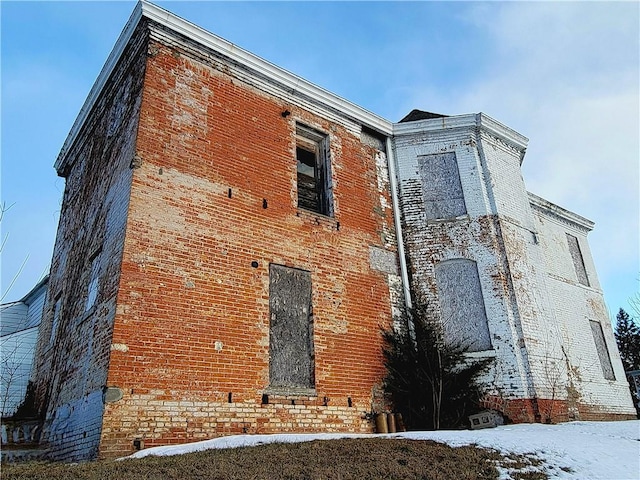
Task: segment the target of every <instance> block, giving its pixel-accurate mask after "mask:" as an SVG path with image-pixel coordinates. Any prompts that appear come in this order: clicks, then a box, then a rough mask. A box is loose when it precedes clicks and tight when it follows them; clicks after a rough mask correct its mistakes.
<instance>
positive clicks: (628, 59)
mask: <svg viewBox="0 0 640 480" xmlns="http://www.w3.org/2000/svg"><path fill="white" fill-rule="evenodd" d="M157 4H158V5H160V6H162V7H164V8H166V9H168V10H170V11H172V12H173V13H175V14H177V15H179V16H181V17H183V18H185V19H187V20H189V21H191V22H193V23H195V24H197V25H199V26H201V27H203V28H205V29H207V30H209V31H211V32H213V33H215V34H217V35H219V36H221V37H223V38H225V39H227V40H229V41H231V42H233V43H235V44H237V45H239V46H240V47H242V48H244V49H246V50H249V51H251V52H253V53H255V54H257V55H259V56H261V57H263V58H265V59H266V60H268V61H270V62H272V63H274V64H276V65H278V66H280V67H283V68H285V69H287V70H289V71H291V72H293V73H295V74H297V75H300V76H302V77H304V78H306V79H308V80H310V81H312V82H314V83H316V84H318V85H320V86H321V87H323V88H326V89H327V90H330V91H332V92H334V93H337V94H338V95H340V96H342V97H344V98H346V99H348V100H350V101H352V102H354V103H356V104H358V105H361V106H363V107H364V108H366V109H368V110H370V111H372V112H374V113H376V114H378V115H381V116H382V117H385V118H387V119H389V120H393V121H397V120H399V119H401V118H402V117H403V116H404V115H405V114H406V113H408V112H409V111H410V110H411V109H413V108H419V109H423V110H429V111H433V112H439V113H445V114H463V113H473V112H484V113H486V114H488V115H490V116H492V117H493V118H495V119H497V120H499V121H500V122H502V123H504V124H506V125H508V126H509V127H511V128H513V129H515V130H517V131H518V132H520V133H522V134H523V135H525V136H527V137H528V138H529V139H530V140H529V148H528V150H527V155H526V157H525V160H524V164H523V175H524V179H525V182H526V184H527V187H528V189H529V190H530V191H532V192H533V193H536V194H537V195H540V196H542V197H544V198H546V199H548V200H550V201H552V202H554V203H557V204H559V205H561V206H563V207H565V208H568V209H569V210H572V211H574V212H576V213H578V214H580V215H583V216H585V217H587V218H589V219H590V220H593V221H595V222H596V228H595V230H594V231H593V232H592V233H591V234H590V236H589V239H590V244H591V250H592V255H593V257H594V261H595V263H596V267H597V269H598V273H599V277H600V283H601V285H602V288H603V290H604V293H605V298H606V300H607V303H608V306H609V309H610V310H611V311H612V312H614V313H615V312H616V311H617V309H618V308H619V307H623V308H625V309H627V310H631V308H630V306H629V304H628V300H629V298H630V297H633V296H634V295H638V290H639V286H640V260H639V254H638V252H639V249H640V239H639V230H640V227H639V219H640V213H639V205H640V200H639V195H640V193H639V192H640V187H639V171H638V170H639V163H640V161H639V160H640V158H639V157H640V153H639V152H640V140H639V137H640V124H639V121H640V120H639V119H640V112H639V109H640V97H639V91H638V90H639V85H640V73H639V72H640V68H639V65H640V45H639V43H640V41H639V38H640V31H639V30H640V27H639V25H640V5H639V4H638V3H637V2H622V3H613V2H602V3H601V2H566V3H565V2H536V3H524V2H522V3H521V2H486V3H485V2H469V3H467V2H352V3H348V2H318V3H311V2H274V3H271V2H235V3H227V2H206V1H201V2H166V1H159V2H157ZM134 6H135V2H132V1H118V2H13V1H1V2H0V14H1V21H2V23H1V31H2V34H1V40H2V46H1V49H2V50H1V53H2V59H1V66H2V71H1V88H2V103H1V111H2V117H1V120H2V130H1V143H2V146H1V155H2V156H1V160H2V170H1V175H2V177H1V182H2V183H1V185H2V192H1V199H2V201H3V202H5V203H6V205H12V206H11V208H10V209H9V210H8V211H7V212H6V213H5V216H4V218H3V219H2V225H1V228H2V238H3V239H4V238H5V237H6V236H8V238H7V239H6V243H5V246H4V249H3V251H2V283H1V290H2V294H3V295H4V296H5V298H4V300H3V302H7V301H12V300H17V299H19V298H20V297H22V296H23V295H24V294H26V293H27V292H28V291H29V290H30V288H31V287H33V286H34V285H35V284H36V282H37V281H38V280H39V279H40V278H41V277H42V276H43V275H44V274H45V273H46V272H47V271H48V265H49V262H50V259H51V253H52V250H53V243H54V240H55V234H56V227H57V220H58V216H59V212H60V204H61V199H62V193H63V191H64V180H63V179H61V178H58V177H57V176H56V173H55V171H54V169H53V163H54V161H55V159H56V157H57V155H58V153H59V151H60V148H61V147H62V144H63V143H64V140H65V138H66V136H67V134H68V132H69V130H70V128H71V125H72V124H73V121H74V119H75V117H76V116H77V114H78V112H79V110H80V107H81V106H82V103H83V102H84V99H85V98H86V95H87V94H88V92H89V90H90V88H91V86H92V84H93V82H94V81H95V79H96V77H97V76H98V73H99V72H100V69H101V68H102V65H103V63H104V61H105V60H106V58H107V56H108V54H109V52H110V50H111V48H112V47H113V45H114V43H115V41H116V39H117V37H118V35H119V34H120V32H121V30H122V28H123V27H124V25H125V23H126V21H127V19H128V18H129V16H130V14H131V12H132V10H133V8H134ZM25 259H26V263H25V266H24V269H23V270H22V272H21V273H20V274H19V275H18V277H17V280H16V281H15V283H14V284H13V286H12V287H11V288H10V289H9V291H8V293H7V289H8V288H9V286H10V284H11V282H12V279H13V277H14V276H15V275H16V273H17V272H18V271H19V270H20V266H21V265H22V264H23V262H24V261H25Z"/></svg>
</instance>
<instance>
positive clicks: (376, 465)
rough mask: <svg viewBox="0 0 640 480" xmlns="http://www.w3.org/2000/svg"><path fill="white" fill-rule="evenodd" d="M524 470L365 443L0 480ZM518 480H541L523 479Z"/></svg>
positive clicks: (430, 475) (477, 453)
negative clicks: (502, 468) (500, 468)
mask: <svg viewBox="0 0 640 480" xmlns="http://www.w3.org/2000/svg"><path fill="white" fill-rule="evenodd" d="M532 463H534V462H533V461H532V460H531V459H530V457H527V456H523V457H514V456H513V455H511V456H509V458H505V457H503V456H501V455H500V454H499V453H497V452H495V451H492V450H487V449H482V448H478V447H475V446H467V447H459V448H452V447H449V446H447V445H443V444H439V443H435V442H432V441H423V440H406V439H395V440H388V439H374V438H372V439H345V440H329V441H320V440H318V441H313V442H305V443H296V444H271V445H262V446H257V447H246V448H236V449H228V450H209V451H206V452H198V453H191V454H186V455H176V456H171V457H146V458H143V459H139V460H125V461H98V462H88V463H82V464H75V465H74V464H61V463H42V462H38V463H27V464H15V465H3V466H2V467H3V468H2V478H3V479H6V480H10V479H29V480H38V479H43V480H45V479H46V480H51V479H57V478H63V479H70V480H71V479H100V480H108V479H114V480H116V479H117V480H122V479H127V480H129V479H149V480H151V479H158V480H160V479H162V480H167V479H180V480H183V479H193V480H204V479H207V480H213V479H220V480H229V479H242V480H251V479H261V480H262V479H269V480H270V479H322V480H346V479H358V480H365V479H389V480H393V479H398V480H409V479H422V480H465V479H469V480H482V479H492V480H493V479H497V478H498V469H497V468H496V467H497V466H500V467H507V468H509V470H510V471H511V472H514V470H515V471H517V470H518V468H517V467H516V464H517V465H518V466H522V467H525V468H524V469H525V470H526V469H527V468H530V467H531V465H532ZM514 467H516V468H514ZM516 473H517V472H516ZM523 473H524V472H523ZM514 478H516V477H515V476H514ZM520 478H523V479H525V478H527V479H528V478H531V479H533V478H535V479H538V478H547V477H546V475H544V474H542V476H535V477H534V476H531V477H529V476H527V475H526V474H525V476H522V477H520Z"/></svg>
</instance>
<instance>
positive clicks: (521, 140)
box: [393, 113, 529, 152]
mask: <svg viewBox="0 0 640 480" xmlns="http://www.w3.org/2000/svg"><path fill="white" fill-rule="evenodd" d="M470 128H480V129H481V130H484V131H486V132H487V133H489V134H491V135H493V136H495V137H497V138H499V139H500V140H502V141H504V142H505V143H507V144H508V145H510V146H512V147H514V148H516V149H517V150H521V151H522V152H524V150H526V148H527V143H528V142H529V139H528V138H527V137H525V136H524V135H521V134H519V133H518V132H516V131H515V130H513V129H511V128H509V127H507V126H506V125H503V124H502V123H500V122H498V121H497V120H494V119H493V118H491V117H490V116H488V115H486V114H484V113H471V114H466V115H454V116H451V117H440V118H431V119H428V120H418V121H415V122H406V123H394V124H393V134H394V135H411V134H420V133H426V132H442V131H444V130H452V131H453V130H456V129H460V130H463V129H470Z"/></svg>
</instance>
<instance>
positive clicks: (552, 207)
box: [527, 192, 595, 232]
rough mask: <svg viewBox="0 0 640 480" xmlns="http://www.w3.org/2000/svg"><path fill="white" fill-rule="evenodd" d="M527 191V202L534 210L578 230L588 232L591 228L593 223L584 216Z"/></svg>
mask: <svg viewBox="0 0 640 480" xmlns="http://www.w3.org/2000/svg"><path fill="white" fill-rule="evenodd" d="M527 193H528V195H529V203H530V204H531V207H533V208H534V209H535V210H538V211H540V212H542V213H544V214H545V215H547V216H550V217H552V218H556V219H557V220H559V221H561V222H562V223H568V224H570V225H573V226H575V227H577V228H578V229H580V230H584V231H586V232H590V231H591V230H593V227H594V225H595V224H594V223H593V222H592V221H591V220H589V219H587V218H584V217H582V216H580V215H578V214H577V213H573V212H571V211H569V210H567V209H565V208H562V207H560V206H558V205H556V204H555V203H551V202H550V201H549V200H545V199H544V198H542V197H539V196H537V195H534V194H533V193H531V192H527Z"/></svg>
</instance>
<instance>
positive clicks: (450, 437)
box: [128, 420, 640, 480]
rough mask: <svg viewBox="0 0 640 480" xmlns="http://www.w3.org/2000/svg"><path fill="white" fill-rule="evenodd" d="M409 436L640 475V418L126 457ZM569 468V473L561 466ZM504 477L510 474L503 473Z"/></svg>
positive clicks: (553, 468) (589, 475)
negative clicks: (532, 455) (474, 445)
mask: <svg viewBox="0 0 640 480" xmlns="http://www.w3.org/2000/svg"><path fill="white" fill-rule="evenodd" d="M372 436H375V437H380V438H408V439H414V440H435V441H437V442H442V443H446V444H448V445H451V446H461V445H470V444H477V445H480V446H482V447H489V448H495V449H496V450H499V451H501V452H503V453H527V454H534V455H535V456H536V457H538V458H540V459H542V460H543V461H544V462H545V464H546V471H547V473H548V474H549V475H550V476H551V477H552V478H559V479H572V480H586V479H606V480H626V479H636V480H637V479H640V420H632V421H626V422H570V423H562V424H559V425H542V424H518V425H504V426H500V427H497V428H489V429H485V430H456V431H451V430H441V431H437V432H404V433H393V434H384V435H373V434H370V435H360V434H339V433H324V434H274V435H235V436H229V437H220V438H215V439H213V440H205V441H202V442H196V443H189V444H184V445H176V446H166V447H154V448H148V449H146V450H141V451H139V452H137V453H135V454H134V455H132V456H131V457H128V458H141V457H145V456H147V455H180V454H183V453H189V452H195V451H201V450H208V449H212V448H237V447H249V446H255V445H263V444H265V443H295V442H309V441H312V440H333V439H338V438H363V437H372ZM561 468H565V469H567V468H569V469H571V471H570V472H566V471H564V470H561ZM502 475H503V478H510V477H509V476H508V473H506V472H504V471H503V472H502Z"/></svg>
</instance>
